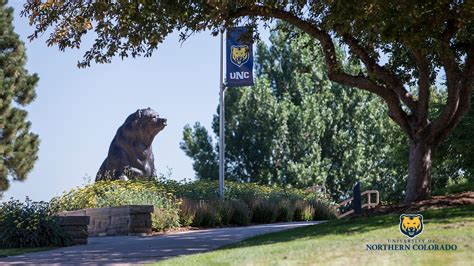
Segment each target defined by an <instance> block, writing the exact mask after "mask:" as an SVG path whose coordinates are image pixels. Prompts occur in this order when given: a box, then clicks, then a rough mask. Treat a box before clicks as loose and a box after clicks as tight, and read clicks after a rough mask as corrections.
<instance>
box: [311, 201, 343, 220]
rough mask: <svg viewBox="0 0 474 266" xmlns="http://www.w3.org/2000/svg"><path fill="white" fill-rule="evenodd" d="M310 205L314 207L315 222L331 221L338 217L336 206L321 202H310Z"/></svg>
mask: <svg viewBox="0 0 474 266" xmlns="http://www.w3.org/2000/svg"><path fill="white" fill-rule="evenodd" d="M309 202H310V204H311V205H312V206H313V209H314V214H313V220H314V221H319V220H331V219H335V218H336V217H337V210H336V208H335V207H334V206H331V205H330V204H329V203H327V202H324V201H321V200H310V201H309Z"/></svg>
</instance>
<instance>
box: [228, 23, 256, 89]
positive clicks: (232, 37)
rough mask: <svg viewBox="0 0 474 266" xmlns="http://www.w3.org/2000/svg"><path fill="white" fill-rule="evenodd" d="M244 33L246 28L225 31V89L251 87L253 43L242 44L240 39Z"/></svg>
mask: <svg viewBox="0 0 474 266" xmlns="http://www.w3.org/2000/svg"><path fill="white" fill-rule="evenodd" d="M246 32H247V28H246V27H237V28H232V29H229V30H228V31H227V42H226V86H227V87H240V86H253V49H252V45H253V43H252V42H251V41H249V42H244V41H242V40H241V38H240V36H242V35H243V34H245V33H246Z"/></svg>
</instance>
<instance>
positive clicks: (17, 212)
mask: <svg viewBox="0 0 474 266" xmlns="http://www.w3.org/2000/svg"><path fill="white" fill-rule="evenodd" d="M69 244H71V238H70V236H69V235H67V234H66V232H64V231H63V230H62V228H61V227H60V226H59V224H58V223H57V222H56V220H55V219H54V218H53V217H51V216H50V209H49V205H48V203H46V202H33V201H31V200H30V199H28V198H26V200H25V202H24V203H22V202H20V201H18V200H13V199H11V200H10V201H7V202H3V203H1V204H0V248H33V247H50V246H56V247H62V246H67V245H69Z"/></svg>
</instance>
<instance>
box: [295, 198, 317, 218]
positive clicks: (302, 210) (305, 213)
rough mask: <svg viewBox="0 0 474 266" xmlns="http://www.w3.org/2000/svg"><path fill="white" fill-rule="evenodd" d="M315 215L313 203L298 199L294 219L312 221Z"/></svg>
mask: <svg viewBox="0 0 474 266" xmlns="http://www.w3.org/2000/svg"><path fill="white" fill-rule="evenodd" d="M313 216H314V208H313V206H312V205H311V204H308V203H307V202H304V201H297V202H296V203H295V214H294V216H293V220H295V221H311V220H313Z"/></svg>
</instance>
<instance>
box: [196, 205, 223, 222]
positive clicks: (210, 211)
mask: <svg viewBox="0 0 474 266" xmlns="http://www.w3.org/2000/svg"><path fill="white" fill-rule="evenodd" d="M219 209H220V208H219V203H217V202H214V201H204V200H201V201H199V203H198V204H197V208H196V214H195V216H194V220H193V223H192V225H193V226H204V227H214V226H218V225H220V224H221V222H222V220H221V213H220V212H219Z"/></svg>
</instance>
